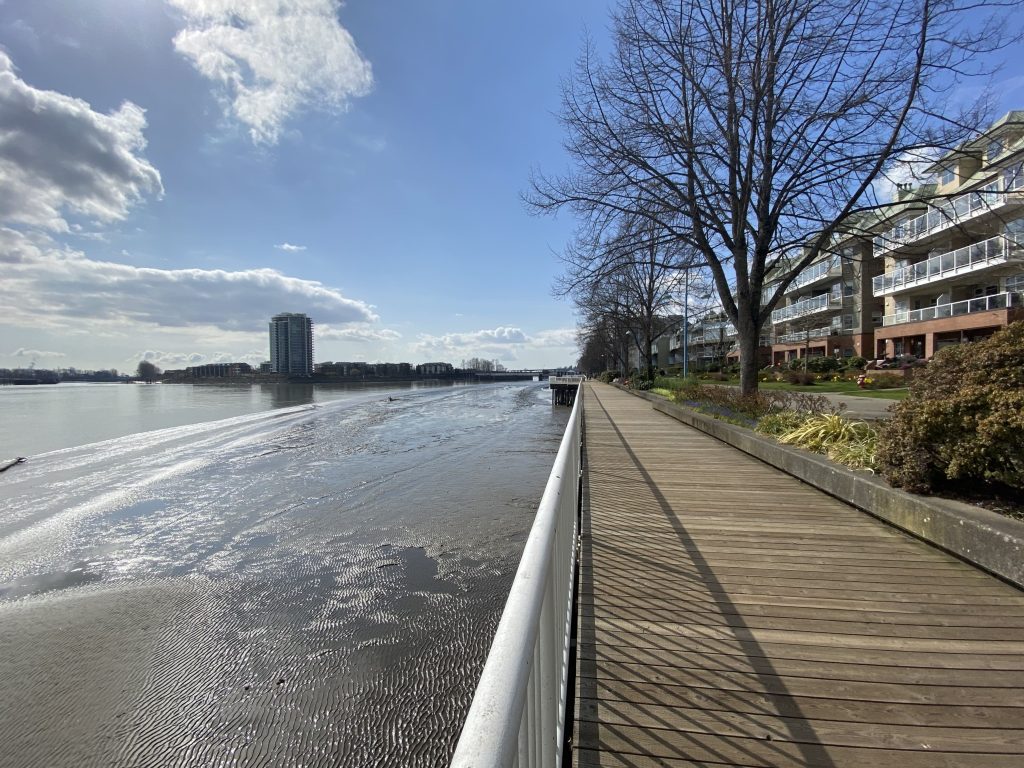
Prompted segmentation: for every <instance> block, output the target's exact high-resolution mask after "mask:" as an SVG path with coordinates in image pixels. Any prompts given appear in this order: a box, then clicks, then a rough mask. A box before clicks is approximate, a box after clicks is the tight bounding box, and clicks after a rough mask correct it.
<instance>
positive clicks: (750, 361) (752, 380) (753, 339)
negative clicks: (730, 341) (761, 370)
mask: <svg viewBox="0 0 1024 768" xmlns="http://www.w3.org/2000/svg"><path fill="white" fill-rule="evenodd" d="M758 341H759V335H758V334H757V333H743V332H740V334H739V345H740V394H743V395H752V394H754V393H755V392H757V370H758V359H757V346H758Z"/></svg>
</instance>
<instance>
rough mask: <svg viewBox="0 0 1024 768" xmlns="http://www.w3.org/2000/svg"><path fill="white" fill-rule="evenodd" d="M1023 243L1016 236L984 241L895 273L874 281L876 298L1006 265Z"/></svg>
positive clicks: (886, 274)
mask: <svg viewBox="0 0 1024 768" xmlns="http://www.w3.org/2000/svg"><path fill="white" fill-rule="evenodd" d="M1020 245H1021V243H1020V240H1019V239H1018V237H1016V236H1014V235H999V236H998V237H990V238H989V239H988V240H982V241H981V242H980V243H973V244H972V245H967V246H964V247H963V248H957V249H956V250H955V251H948V252H947V253H941V254H939V255H937V256H932V257H931V258H930V259H926V260H925V261H921V262H918V263H917V264H911V265H909V266H906V267H900V268H899V269H894V270H892V271H891V272H886V273H885V274H884V275H879V276H878V277H874V278H872V279H871V289H872V292H873V293H874V295H875V296H882V295H884V294H886V293H892V292H894V291H898V290H901V289H904V288H913V287H914V286H917V285H927V284H928V283H934V282H936V281H938V280H942V279H944V278H948V277H956V276H957V275H961V274H965V273H968V272H975V271H977V270H979V269H984V268H985V267H988V266H992V265H995V264H1005V263H1006V262H1007V261H1009V260H1010V259H1011V258H1012V257H1014V256H1016V255H1019V253H1020Z"/></svg>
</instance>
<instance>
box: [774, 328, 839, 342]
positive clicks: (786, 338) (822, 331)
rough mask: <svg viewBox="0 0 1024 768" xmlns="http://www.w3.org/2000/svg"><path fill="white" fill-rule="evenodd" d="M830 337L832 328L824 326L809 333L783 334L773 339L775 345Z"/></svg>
mask: <svg viewBox="0 0 1024 768" xmlns="http://www.w3.org/2000/svg"><path fill="white" fill-rule="evenodd" d="M831 335H832V326H831V325H826V326H823V327H821V328H813V329H811V330H809V331H799V332H797V333H785V334H783V335H781V336H776V337H775V343H776V344H796V343H798V342H801V341H805V340H806V339H809V338H810V339H820V338H822V337H824V336H831Z"/></svg>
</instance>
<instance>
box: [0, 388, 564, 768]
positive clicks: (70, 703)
mask: <svg viewBox="0 0 1024 768" xmlns="http://www.w3.org/2000/svg"><path fill="white" fill-rule="evenodd" d="M63 386H64V385H59V386H58V387H54V388H51V392H50V393H49V394H32V395H27V394H26V395H21V394H18V397H22V398H25V399H24V400H23V401H22V402H26V401H30V402H35V403H43V402H44V401H47V402H49V404H50V405H49V406H47V407H48V408H49V409H50V410H48V411H45V412H44V409H43V408H42V407H41V406H37V407H36V408H35V411H36V414H35V415H36V416H37V417H38V419H37V420H38V421H39V423H50V422H51V421H52V422H59V421H60V420H61V419H60V418H58V417H56V416H54V414H53V412H52V411H53V410H56V411H59V412H61V413H63V414H64V416H63V417H62V418H65V419H66V418H73V415H74V413H76V412H77V413H86V412H89V410H90V408H89V407H86V406H87V403H86V401H90V400H91V402H92V406H95V410H96V411H97V412H104V411H105V412H106V414H107V416H106V419H102V418H91V421H92V422H96V423H102V422H104V421H105V422H106V424H105V425H103V426H102V427H101V429H106V430H109V431H112V432H113V433H116V435H117V436H112V437H109V439H105V440H102V441H99V442H89V443H86V444H84V445H71V446H70V447H63V448H59V449H56V450H49V451H43V452H39V453H37V452H36V451H38V450H39V447H36V448H35V450H29V449H27V448H26V449H25V450H22V449H21V448H20V447H19V448H18V449H17V450H15V451H12V450H10V449H9V448H8V447H7V445H9V444H3V443H0V448H2V449H3V450H4V453H6V454H11V455H13V454H14V453H17V454H20V455H28V456H29V459H28V461H27V462H25V463H24V464H21V465H17V466H15V467H12V468H11V469H10V470H8V471H7V472H5V473H3V474H0V647H2V648H3V653H0V679H3V680H4V681H5V696H4V700H3V705H2V706H0V766H12V767H13V766H18V767H19V768H29V767H30V766H133V765H140V766H141V765H161V766H163V765H181V766H207V765H225V766H227V765H267V766H271V765H273V766H278V765H295V766H298V765H303V766H320V765H324V766H326V765H350V766H434V765H443V764H444V763H445V762H446V760H447V757H448V755H449V754H450V752H451V750H452V749H453V747H454V742H455V740H456V738H457V736H458V732H459V728H460V726H461V722H462V719H463V717H464V714H465V712H466V710H467V708H468V703H469V700H470V697H471V695H472V691H473V687H474V685H475V681H476V678H477V676H478V675H479V671H480V669H481V667H482V663H483V659H484V656H485V654H486V650H487V646H488V644H489V641H490V637H491V635H492V634H493V631H494V628H495V626H496V624H497V620H498V617H499V615H500V610H501V606H502V604H503V603H504V599H505V596H506V593H507V589H508V586H509V584H510V583H511V577H512V575H513V573H514V570H515V566H516V563H517V561H518V557H519V553H520V551H521V547H522V544H523V541H524V539H525V535H526V532H527V531H528V530H529V526H530V525H531V523H532V520H533V514H534V511H535V508H536V504H537V502H538V501H539V498H540V494H541V492H542V490H543V486H544V482H545V481H546V479H547V474H548V472H549V470H550V466H551V463H552V461H553V459H554V454H555V451H556V450H557V446H558V442H559V440H560V438H561V434H562V431H563V429H564V425H565V422H566V419H567V417H568V410H567V409H561V408H559V409H554V408H552V407H551V405H550V396H549V392H548V390H546V389H544V388H543V385H538V384H523V385H475V386H458V387H451V386H446V387H423V388H416V389H398V388H390V389H382V390H365V389H359V390H352V389H341V390H335V391H333V392H332V391H330V390H323V391H321V390H320V389H319V388H317V389H316V390H313V389H312V388H309V389H307V390H306V391H305V393H304V394H301V393H300V394H298V395H295V393H294V392H293V395H294V396H295V398H297V399H298V400H299V401H300V402H304V403H305V404H299V405H295V404H289V400H288V398H289V397H292V395H288V394H286V393H283V394H282V393H280V392H279V395H278V402H276V403H275V402H272V396H271V395H269V394H268V393H262V392H259V391H255V392H254V391H252V390H248V389H247V388H242V389H238V390H234V389H232V390H231V391H230V392H222V393H221V394H222V395H224V396H223V398H222V399H221V401H220V405H216V395H215V394H213V393H214V389H210V390H204V391H200V392H196V391H192V392H188V393H186V392H185V391H184V390H185V389H188V390H200V389H201V388H198V387H189V386H182V388H181V389H182V391H179V392H175V391H174V390H175V389H177V387H176V386H173V385H159V386H153V387H144V386H135V387H128V386H127V385H110V387H112V388H114V389H117V388H122V389H125V390H140V391H139V392H138V394H137V395H120V394H113V393H111V394H110V395H108V394H107V392H108V391H109V389H110V387H108V388H106V389H104V388H95V387H93V388H87V387H82V388H80V389H78V390H76V389H73V388H69V389H67V390H63V391H64V392H67V393H68V394H67V395H64V396H65V397H68V398H71V399H75V398H78V404H77V406H72V405H69V404H68V403H67V402H62V403H60V404H59V405H54V404H53V403H54V401H55V399H56V400H59V398H60V396H61V390H60V387H63ZM7 389H11V388H7ZM25 389H32V390H38V389H39V388H36V387H32V388H25ZM218 389H219V388H218ZM144 390H159V392H153V393H151V394H145V392H144ZM85 392H93V394H82V393H85ZM97 393H98V394H97ZM3 394H5V393H3V392H0V421H3V416H4V411H3V408H4V406H5V403H7V404H9V403H10V402H12V401H11V400H6V401H5V400H4V399H3V397H2V395H3ZM33 397H34V398H37V400H34V401H33V400H31V398H33ZM104 397H128V398H132V397H135V398H147V397H148V398H151V399H152V400H157V399H159V398H169V399H170V400H168V401H167V402H170V405H168V407H166V408H165V409H164V410H163V411H161V408H160V407H157V406H153V407H148V406H145V407H144V406H137V407H136V406H131V405H129V406H126V407H125V408H124V409H123V415H124V418H123V419H120V418H119V416H120V415H122V412H121V411H118V410H117V409H113V410H112V409H110V408H109V406H103V405H101V404H100V403H99V402H97V400H102V398H104ZM268 397H270V398H271V401H268V400H267V398H268ZM190 398H191V399H192V401H193V405H187V402H188V401H189V399H190ZM197 398H198V399H200V400H202V402H203V403H205V405H202V404H200V405H195V404H194V402H195V400H196V399H197ZM389 398H390V399H389ZM171 401H173V402H171ZM293 401H294V400H293ZM139 402H141V401H139ZM174 402H177V406H175V407H172V406H173V405H174ZM182 403H185V405H182ZM275 404H277V405H283V406H285V407H277V408H274V407H273V405H275ZM204 408H205V410H204ZM225 412H229V413H231V414H232V415H230V416H228V417H227V418H218V419H216V420H213V421H206V420H201V421H199V422H198V423H194V422H195V421H196V420H197V417H198V418H202V417H203V416H210V415H212V414H216V415H219V416H223V415H224V414H225ZM19 413H20V411H19ZM183 413H184V414H185V415H183ZM189 413H190V414H191V417H189V415H188V414H189ZM161 419H165V420H166V419H169V420H170V421H171V422H172V423H175V426H166V425H162V424H161V425H160V426H161V427H162V428H154V426H156V425H158V423H159V422H160V421H161ZM47 420H50V421H47ZM23 423H25V422H24V421H23ZM82 423H83V424H84V423H85V422H84V421H83V422H82ZM6 424H7V427H6V429H7V432H6V433H3V434H4V435H5V436H8V437H9V436H10V435H12V434H14V430H13V429H12V428H11V426H10V424H11V422H10V421H8V422H6ZM140 425H141V429H148V430H149V431H144V432H140V431H138V430H139V428H140ZM79 427H81V424H80V425H79ZM97 428H100V427H97ZM89 429H94V428H93V427H90V428H89ZM126 429H130V430H131V431H130V433H126V432H125V430H126ZM72 431H74V430H72ZM85 431H86V432H88V431H89V430H88V429H87V430H85ZM79 432H82V429H81V428H80V429H79ZM15 439H17V438H15ZM66 439H68V440H71V442H72V443H73V442H74V441H75V439H76V438H74V437H71V438H66ZM77 439H82V438H81V436H79V437H78V438H77ZM44 445H45V442H42V443H40V446H44ZM0 458H3V455H0Z"/></svg>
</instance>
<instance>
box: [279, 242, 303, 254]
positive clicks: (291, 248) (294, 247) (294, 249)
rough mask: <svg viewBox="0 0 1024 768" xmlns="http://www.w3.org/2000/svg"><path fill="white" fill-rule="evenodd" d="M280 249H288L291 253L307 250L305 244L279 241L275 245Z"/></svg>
mask: <svg viewBox="0 0 1024 768" xmlns="http://www.w3.org/2000/svg"><path fill="white" fill-rule="evenodd" d="M274 247H275V248H277V250H279V251H288V252H289V253H297V252H299V251H304V250H306V246H304V245H293V244H291V243H279V244H277V245H275V246H274Z"/></svg>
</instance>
